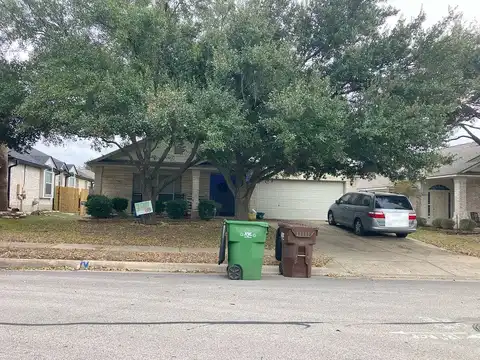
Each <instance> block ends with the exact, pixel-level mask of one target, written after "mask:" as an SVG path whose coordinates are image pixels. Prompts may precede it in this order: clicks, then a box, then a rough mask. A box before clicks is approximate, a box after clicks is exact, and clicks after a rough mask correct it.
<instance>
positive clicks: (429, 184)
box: [354, 142, 480, 223]
mask: <svg viewBox="0 0 480 360" xmlns="http://www.w3.org/2000/svg"><path fill="white" fill-rule="evenodd" d="M443 152H444V154H450V155H453V157H454V160H453V162H452V163H451V164H450V165H445V166H442V167H440V168H439V169H438V170H437V171H435V172H434V173H432V174H429V175H428V176H427V177H426V180H425V181H423V182H419V183H418V184H417V187H418V189H419V191H418V196H417V197H416V199H412V200H413V201H412V202H413V203H414V205H416V206H415V207H416V212H417V215H418V216H419V217H423V218H426V219H427V221H428V222H429V223H431V222H432V221H433V220H434V219H437V218H449V219H454V220H456V221H458V220H460V219H469V218H470V213H471V212H477V213H480V146H479V145H478V144H476V143H473V142H471V143H466V144H461V145H456V146H451V147H449V148H446V149H444V150H443ZM354 186H355V188H356V189H357V190H377V191H385V190H388V189H390V188H391V187H392V186H393V184H392V183H391V182H390V180H389V179H387V178H383V177H377V178H376V179H374V180H371V181H368V180H357V181H356V182H355V185H354Z"/></svg>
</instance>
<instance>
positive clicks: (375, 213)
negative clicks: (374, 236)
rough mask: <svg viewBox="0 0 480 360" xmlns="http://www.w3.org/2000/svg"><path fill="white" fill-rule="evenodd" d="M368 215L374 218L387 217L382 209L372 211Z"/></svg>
mask: <svg viewBox="0 0 480 360" xmlns="http://www.w3.org/2000/svg"><path fill="white" fill-rule="evenodd" d="M368 216H370V217H371V218H372V219H385V214H384V213H383V212H381V211H370V212H369V213H368Z"/></svg>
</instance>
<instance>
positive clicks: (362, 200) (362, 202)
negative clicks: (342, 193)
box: [350, 194, 370, 206]
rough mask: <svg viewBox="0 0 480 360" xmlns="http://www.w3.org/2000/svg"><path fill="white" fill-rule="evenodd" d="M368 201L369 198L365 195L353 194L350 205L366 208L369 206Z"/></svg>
mask: <svg viewBox="0 0 480 360" xmlns="http://www.w3.org/2000/svg"><path fill="white" fill-rule="evenodd" d="M368 199H369V196H367V195H364V194H355V195H354V196H353V198H351V199H350V203H352V204H353V205H357V206H368V205H369V204H370V202H369V200H368Z"/></svg>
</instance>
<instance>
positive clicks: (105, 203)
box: [85, 195, 113, 219]
mask: <svg viewBox="0 0 480 360" xmlns="http://www.w3.org/2000/svg"><path fill="white" fill-rule="evenodd" d="M85 206H86V208H87V214H88V215H90V216H93V217H95V218H100V219H105V218H108V217H110V216H111V214H112V210H113V206H112V200H110V199H109V198H108V197H106V196H104V195H93V196H91V197H90V198H89V199H88V200H87V203H86V204H85Z"/></svg>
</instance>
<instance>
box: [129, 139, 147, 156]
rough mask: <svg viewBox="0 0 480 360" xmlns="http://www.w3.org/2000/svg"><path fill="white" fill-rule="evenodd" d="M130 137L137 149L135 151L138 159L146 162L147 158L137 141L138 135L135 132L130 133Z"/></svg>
mask: <svg viewBox="0 0 480 360" xmlns="http://www.w3.org/2000/svg"><path fill="white" fill-rule="evenodd" d="M129 137H130V141H131V142H132V144H133V147H134V149H135V153H136V154H137V159H138V160H140V161H141V162H145V158H144V157H143V156H142V151H141V149H140V146H139V145H138V142H137V137H136V136H135V135H134V134H130V135H129Z"/></svg>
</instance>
